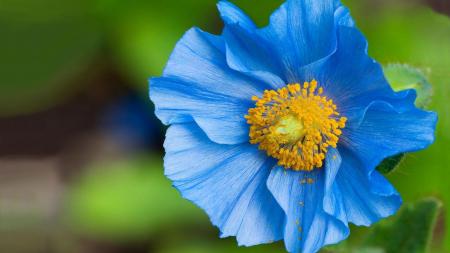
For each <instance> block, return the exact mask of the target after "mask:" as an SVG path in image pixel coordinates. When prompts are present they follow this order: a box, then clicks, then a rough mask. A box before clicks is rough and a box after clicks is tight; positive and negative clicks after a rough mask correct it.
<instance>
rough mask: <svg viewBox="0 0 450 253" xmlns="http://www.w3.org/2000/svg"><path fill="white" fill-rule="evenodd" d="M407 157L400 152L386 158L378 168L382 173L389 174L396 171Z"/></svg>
mask: <svg viewBox="0 0 450 253" xmlns="http://www.w3.org/2000/svg"><path fill="white" fill-rule="evenodd" d="M404 158H405V154H398V155H395V156H391V157H388V158H386V159H384V160H383V161H382V162H381V163H380V164H379V165H378V166H377V168H376V169H377V170H378V171H379V172H380V173H382V174H388V173H390V172H392V171H394V170H395V169H396V168H397V167H398V166H399V165H400V163H401V162H402V160H403V159H404Z"/></svg>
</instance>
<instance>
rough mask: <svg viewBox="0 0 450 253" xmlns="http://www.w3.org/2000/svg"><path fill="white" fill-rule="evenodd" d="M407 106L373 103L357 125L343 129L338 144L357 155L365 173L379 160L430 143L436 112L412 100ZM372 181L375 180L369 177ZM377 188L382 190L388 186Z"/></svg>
mask: <svg viewBox="0 0 450 253" xmlns="http://www.w3.org/2000/svg"><path fill="white" fill-rule="evenodd" d="M409 107H410V108H409V109H407V105H404V106H403V107H397V106H393V105H392V104H389V103H387V102H374V103H372V104H371V105H370V106H369V107H368V108H367V109H366V110H365V114H364V116H363V119H362V121H361V123H360V124H359V125H358V126H357V127H355V128H353V127H347V128H344V129H343V134H342V137H341V143H342V145H343V146H345V147H346V148H348V149H349V150H350V151H351V152H352V153H353V154H354V156H355V157H358V158H359V160H360V161H361V162H362V163H363V165H364V166H363V168H364V169H365V171H367V172H368V173H369V175H370V174H371V173H373V171H374V170H375V167H376V166H377V165H378V164H379V163H380V162H381V161H382V160H383V159H385V158H387V157H389V156H393V155H396V154H399V153H405V152H414V151H418V150H421V149H424V148H426V147H427V146H428V145H430V144H431V143H433V141H434V131H435V128H436V122H437V115H436V113H434V112H427V111H423V110H419V109H417V108H415V107H414V104H413V103H410V104H409ZM372 180H378V179H377V178H376V176H373V179H372ZM374 185H376V184H374ZM377 191H378V192H379V193H383V192H385V191H387V192H389V191H390V189H377Z"/></svg>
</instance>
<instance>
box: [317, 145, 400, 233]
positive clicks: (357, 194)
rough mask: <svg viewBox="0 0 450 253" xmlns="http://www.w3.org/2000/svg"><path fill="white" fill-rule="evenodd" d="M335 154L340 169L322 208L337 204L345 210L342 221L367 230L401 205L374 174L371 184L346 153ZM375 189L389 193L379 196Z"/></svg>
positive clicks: (392, 188) (393, 193)
mask: <svg viewBox="0 0 450 253" xmlns="http://www.w3.org/2000/svg"><path fill="white" fill-rule="evenodd" d="M339 152H340V154H341V156H342V165H341V167H340V169H339V172H338V174H337V175H336V179H335V182H334V185H333V187H334V189H333V191H330V197H329V198H328V199H326V200H325V201H326V202H328V203H326V205H327V206H332V205H333V204H334V203H339V205H341V206H343V209H344V210H345V217H346V219H347V220H348V221H349V222H352V223H354V224H356V225H359V226H369V225H371V224H372V223H374V222H377V221H379V220H380V219H382V218H385V217H388V216H390V215H392V214H394V213H395V212H396V211H397V210H398V208H399V207H400V206H401V204H402V200H401V198H400V196H399V194H398V192H397V191H396V190H395V189H394V187H393V186H392V185H391V184H390V183H389V182H388V181H387V180H386V179H385V178H384V177H383V176H382V175H380V174H379V173H378V172H376V171H375V172H373V174H372V177H373V178H372V180H371V179H370V177H369V175H368V174H367V173H366V171H365V169H364V165H363V164H362V163H361V162H360V161H359V160H358V159H357V158H355V157H354V155H353V154H352V153H351V152H349V151H348V150H347V149H345V148H340V149H339ZM373 179H376V180H373ZM375 188H377V189H381V188H383V189H389V193H388V192H385V194H379V193H377V192H376V191H374V189H375Z"/></svg>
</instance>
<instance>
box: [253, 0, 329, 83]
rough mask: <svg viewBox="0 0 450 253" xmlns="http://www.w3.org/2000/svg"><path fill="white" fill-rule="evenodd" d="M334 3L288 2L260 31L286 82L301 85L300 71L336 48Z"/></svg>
mask: <svg viewBox="0 0 450 253" xmlns="http://www.w3.org/2000/svg"><path fill="white" fill-rule="evenodd" d="M334 25H335V23H334V2H333V0H325V1H316V0H304V1H300V0H288V1H287V2H286V3H285V4H283V5H282V6H281V7H280V8H279V9H278V10H277V11H275V12H274V13H273V14H272V16H271V18H270V24H269V25H268V26H267V27H265V28H263V29H261V30H258V34H259V36H260V38H262V40H263V41H265V42H266V43H267V45H268V47H270V48H272V50H273V52H275V53H276V54H277V55H278V57H277V59H278V61H279V62H280V63H281V64H282V66H283V71H284V75H283V79H284V80H286V81H287V82H288V83H295V82H301V81H304V80H302V78H301V77H302V76H301V75H299V74H300V73H299V72H298V70H299V69H300V68H301V67H302V66H304V65H306V64H310V63H312V62H315V61H317V60H319V59H321V58H323V57H325V56H327V55H329V54H331V53H332V52H333V51H334V50H335V48H336V32H335V26H334Z"/></svg>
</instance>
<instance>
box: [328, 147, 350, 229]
mask: <svg viewBox="0 0 450 253" xmlns="http://www.w3.org/2000/svg"><path fill="white" fill-rule="evenodd" d="M341 163H342V158H341V155H340V154H339V152H338V151H337V150H336V149H334V148H330V149H329V150H328V153H327V156H326V158H325V169H324V170H325V193H324V199H323V209H324V211H325V212H326V213H328V214H329V215H332V216H333V217H335V218H337V219H338V220H340V221H341V222H342V223H343V224H345V225H346V226H348V220H347V213H346V210H345V206H344V204H343V201H342V199H341V195H340V189H339V187H338V186H337V184H335V180H336V175H337V174H338V173H339V169H340V167H341Z"/></svg>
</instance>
